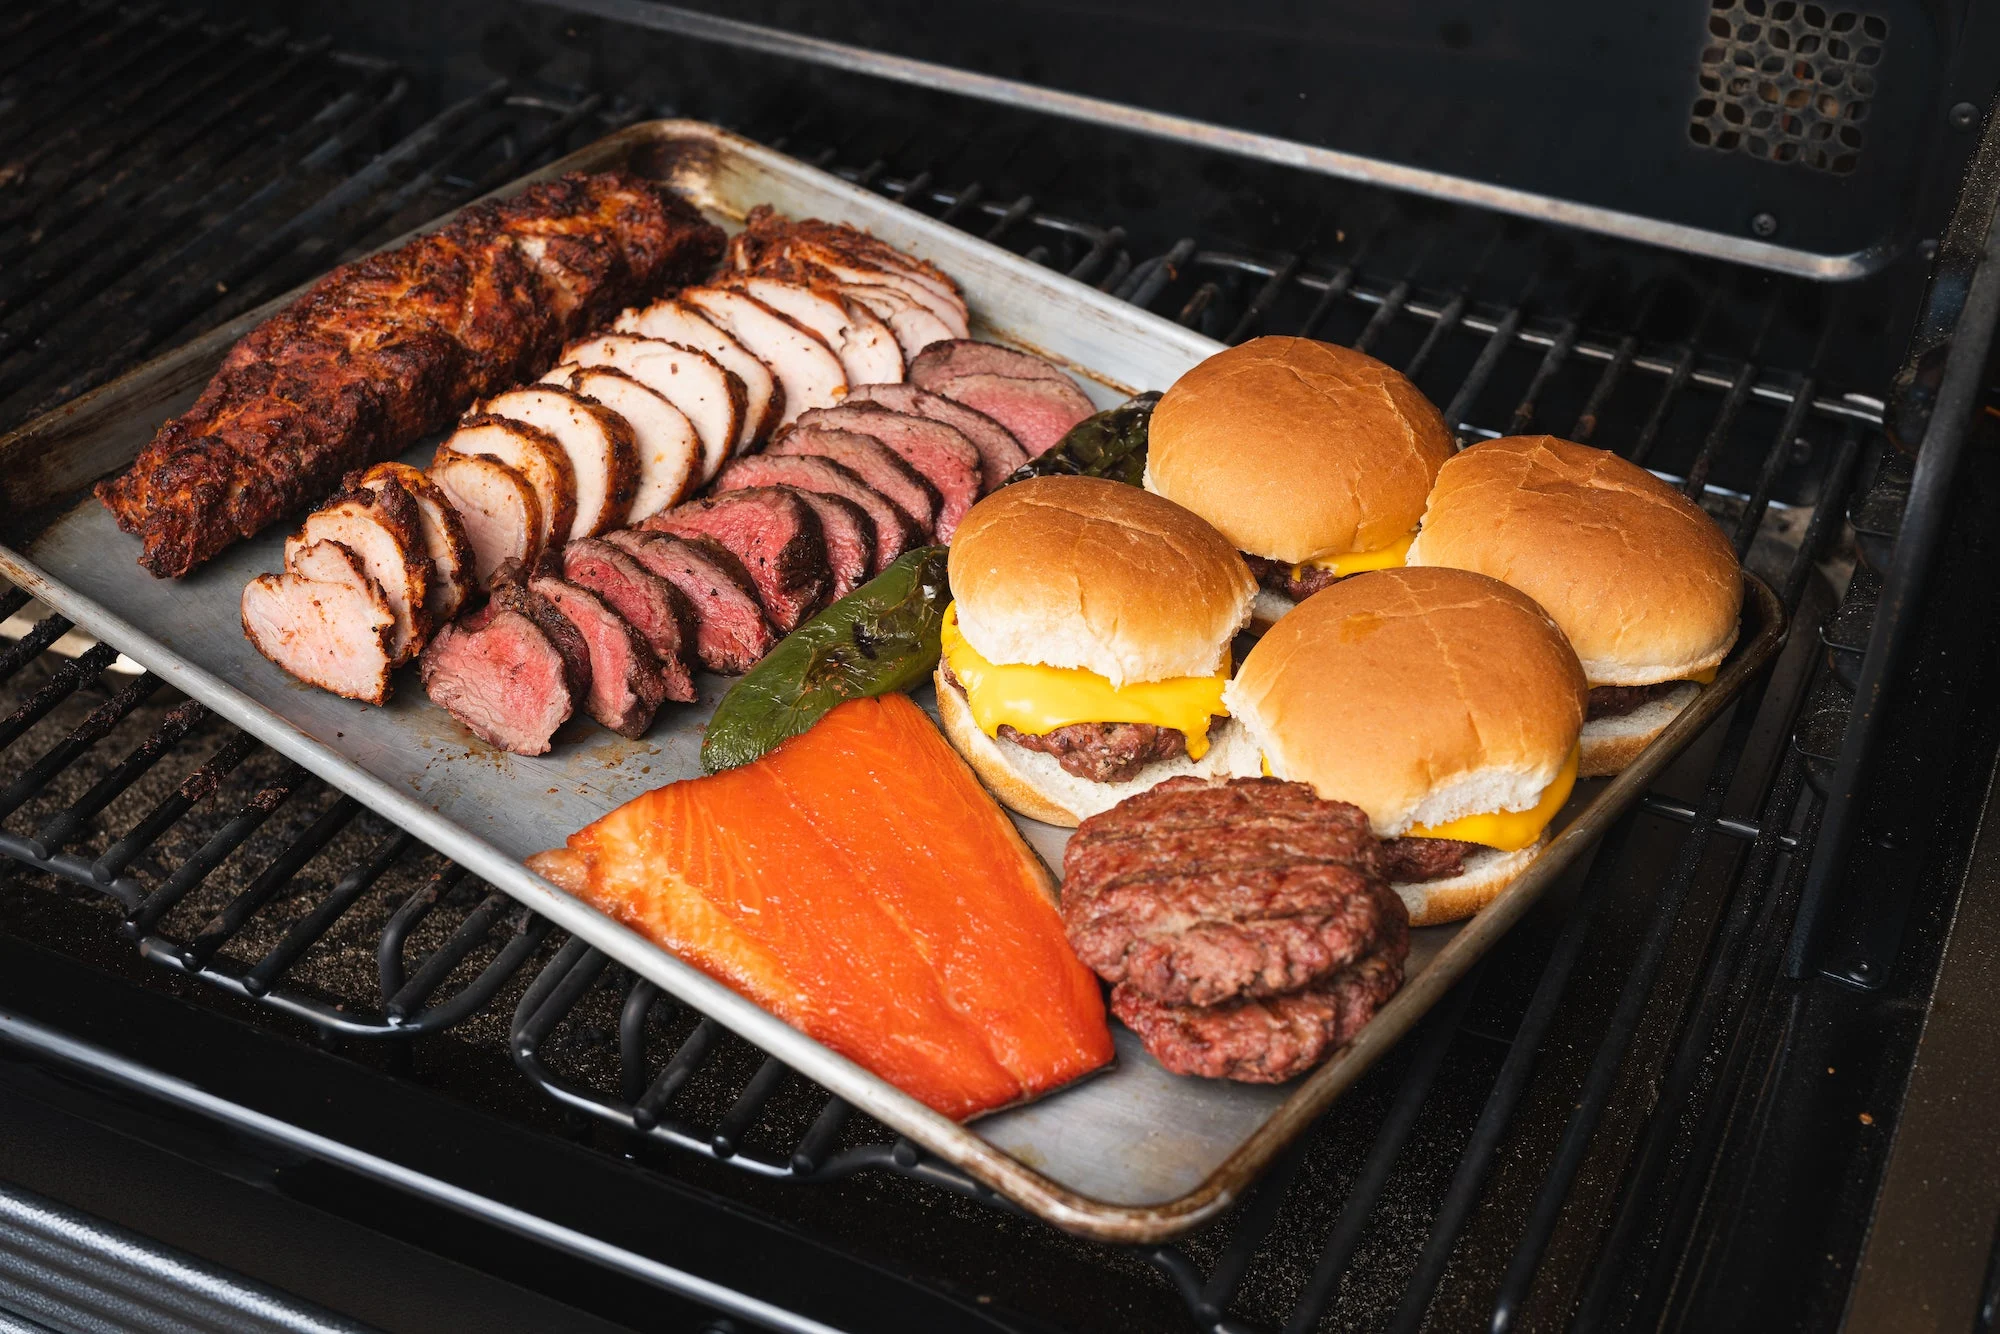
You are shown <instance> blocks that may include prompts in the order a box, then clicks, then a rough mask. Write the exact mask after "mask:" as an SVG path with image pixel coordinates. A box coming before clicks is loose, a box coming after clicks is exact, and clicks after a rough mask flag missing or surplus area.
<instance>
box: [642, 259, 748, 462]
mask: <svg viewBox="0 0 2000 1334" xmlns="http://www.w3.org/2000/svg"><path fill="white" fill-rule="evenodd" d="M612 328H613V329H615V330H616V331H617V332H619V333H630V334H638V335H639V336H641V337H643V338H661V339H665V340H666V341H667V342H669V343H679V344H680V345H681V346H682V347H691V348H694V349H696V350H697V351H701V352H706V353H708V355H709V356H711V357H714V358H715V359H716V360H717V361H719V362H721V363H722V365H723V366H724V368H726V369H728V370H730V371H733V372H734V373H735V375H736V378H737V379H739V380H741V381H743V393H744V400H743V404H744V410H743V425H742V428H741V429H740V430H739V431H738V432H737V434H736V447H735V449H734V450H733V451H732V452H734V453H737V454H742V453H745V452H747V451H748V450H750V449H751V448H752V447H754V446H755V445H756V444H757V442H758V441H760V440H767V439H769V438H770V435H771V432H773V431H775V430H777V429H778V418H779V417H780V416H781V415H782V414H783V413H784V410H785V394H784V390H783V389H782V388H781V387H780V386H779V384H778V379H777V377H776V376H774V375H772V374H771V368H770V367H769V366H766V365H765V364H764V363H763V362H761V361H759V360H757V358H756V357H754V356H752V355H751V354H750V350H749V349H748V348H746V347H744V346H743V344H741V343H739V342H737V341H736V340H735V339H734V338H731V337H730V336H729V335H728V334H726V333H724V332H723V331H722V329H721V328H720V327H719V326H718V325H716V324H715V323H714V322H713V321H711V320H710V319H709V318H708V317H707V316H706V315H703V314H702V313H701V312H700V311H698V310H696V309H695V308H694V307H693V306H690V305H688V304H687V303H685V302H682V301H676V300H674V299H673V298H671V297H669V298H667V299H666V300H664V301H655V302H654V303H653V304H652V305H650V306H645V307H642V308H640V309H637V310H628V311H626V312H625V313H624V314H623V315H620V316H619V317H618V322H617V323H616V324H614V325H612Z"/></svg>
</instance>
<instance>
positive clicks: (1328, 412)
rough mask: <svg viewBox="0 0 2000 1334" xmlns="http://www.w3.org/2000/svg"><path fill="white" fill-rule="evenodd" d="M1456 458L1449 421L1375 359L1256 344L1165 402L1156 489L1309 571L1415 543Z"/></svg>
mask: <svg viewBox="0 0 2000 1334" xmlns="http://www.w3.org/2000/svg"><path fill="white" fill-rule="evenodd" d="M1451 452H1452V437H1451V432H1450V431H1449V430H1447V429H1446V427H1445V421H1444V417H1443V415H1442V414H1441V413H1439V412H1438V410H1437V409H1436V408H1435V407H1433V406H1432V405H1431V402H1430V400H1429V399H1427V398H1425V397H1424V396H1423V394H1422V393H1421V392H1420V391H1419V390H1418V389H1417V387H1416V386H1415V385H1413V384H1411V383H1410V382H1409V381H1408V380H1406V379H1404V378H1403V377H1402V376H1401V375H1400V374H1398V373H1397V372H1396V371H1395V370H1393V369H1391V368H1390V367H1388V366H1385V365H1383V364H1382V363H1381V362H1379V361H1377V360H1375V359H1374V358H1373V357H1370V356H1367V355H1364V354H1363V353H1360V352H1354V351H1350V350H1349V349H1347V348H1344V347H1340V346H1337V345H1336V344H1333V343H1321V342H1317V341H1315V340H1313V339H1310V338H1253V339H1251V340H1250V341H1249V342H1247V343H1244V344H1243V345H1241V346H1240V347H1233V348H1230V349H1229V350H1228V351H1226V352H1218V353H1216V354H1215V355H1214V356H1212V357H1210V358H1209V359H1208V360H1206V361H1204V362H1202V363H1201V364H1200V365H1198V366H1196V367H1195V368H1194V369H1193V370H1190V371H1189V372H1188V373H1187V374H1185V375H1183V376H1181V378H1180V379H1178V380H1176V381H1174V385H1173V388H1171V389H1169V390H1167V392H1166V394H1165V396H1163V397H1162V398H1161V399H1160V401H1159V404H1158V405H1157V406H1156V407H1155V408H1154V409H1153V421H1152V426H1151V428H1150V443H1149V444H1148V447H1147V454H1146V486H1147V489H1149V490H1151V491H1154V492H1157V493H1158V494H1160V495H1162V496H1165V497H1166V498H1167V499H1169V500H1171V501H1174V502H1175V503H1177V504H1180V505H1185V506H1187V507H1188V508H1189V509H1191V510H1193V511H1194V512H1195V513H1196V514H1199V515H1201V517H1202V518H1204V519H1207V520H1208V521H1209V522H1210V523H1212V524H1214V525H1215V526H1216V527H1217V528H1219V529H1221V530H1222V533H1223V535H1224V536H1225V537H1227V538H1228V539H1229V540H1230V541H1231V542H1233V543H1235V544H1236V546H1237V547H1238V548H1239V549H1241V550H1243V551H1247V552H1249V553H1250V554H1251V555H1253V556H1264V557H1267V558H1268V559H1271V560H1276V561H1288V562H1299V561H1305V560H1310V559H1312V558H1313V557H1315V556H1328V555H1342V554H1346V553H1348V552H1353V551H1374V550H1376V549H1377V548H1380V547H1385V546H1388V545H1389V544H1390V543H1392V542H1394V541H1396V540H1397V539H1399V538H1401V537H1404V536H1406V535H1408V534H1409V533H1410V532H1412V531H1413V530H1414V529H1415V528H1416V526H1417V520H1418V519H1419V518H1421V517H1422V516H1423V512H1424V498H1425V496H1427V495H1429V494H1430V489H1431V483H1432V482H1433V481H1434V480H1435V479H1436V477H1437V474H1438V468H1439V467H1440V466H1442V465H1443V463H1444V461H1445V460H1446V459H1448V458H1450V457H1451Z"/></svg>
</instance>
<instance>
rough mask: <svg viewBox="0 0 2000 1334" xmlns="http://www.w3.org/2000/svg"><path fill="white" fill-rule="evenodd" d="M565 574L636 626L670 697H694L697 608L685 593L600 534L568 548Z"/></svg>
mask: <svg viewBox="0 0 2000 1334" xmlns="http://www.w3.org/2000/svg"><path fill="white" fill-rule="evenodd" d="M562 577H563V578H565V579H567V580H568V581H569V582H570V583H572V584H575V585H576V586H577V587H579V588H587V589H589V590H590V591H591V592H593V593H595V594H597V596H598V597H600V598H602V599H604V601H605V603H606V604H607V605H608V606H610V608H611V609H612V610H613V611H615V612H617V613H618V614H619V616H621V617H623V618H624V621H625V623H626V624H627V625H629V626H631V627H632V629H633V631H634V632H636V633H637V634H638V636H639V638H640V640H641V641H642V642H643V643H644V644H645V645H646V647H647V648H648V649H650V650H651V651H652V654H653V658H654V660H655V661H656V662H657V663H658V665H659V669H660V680H661V684H662V686H663V687H664V688H665V691H666V698H667V699H671V700H676V701H678V702H680V703H682V704H691V703H693V702H694V699H695V695H696V691H695V686H694V673H693V670H692V663H693V661H694V640H695V612H694V605H693V604H692V603H690V602H689V601H688V599H687V595H686V594H685V593H683V592H681V591H680V589H678V588H676V587H674V586H673V585H672V584H671V583H668V582H667V581H666V580H665V579H662V578H661V577H660V576H659V575H657V574H654V573H653V572H652V571H651V570H648V569H647V568H646V567H645V566H643V565H641V564H640V563H639V562H638V561H636V560H634V559H633V558H632V556H631V554H630V553H628V552H626V551H623V550H621V549H620V548H618V547H615V546H613V545H611V543H609V542H606V541H603V540H600V539H598V538H594V537H586V538H580V539H578V540H577V541H575V542H572V543H570V544H569V545H568V546H567V547H564V548H563V554H562Z"/></svg>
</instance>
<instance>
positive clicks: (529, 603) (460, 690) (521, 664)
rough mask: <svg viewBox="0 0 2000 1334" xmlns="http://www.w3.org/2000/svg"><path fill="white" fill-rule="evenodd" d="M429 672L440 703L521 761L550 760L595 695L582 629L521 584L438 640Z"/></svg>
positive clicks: (427, 661) (497, 592)
mask: <svg viewBox="0 0 2000 1334" xmlns="http://www.w3.org/2000/svg"><path fill="white" fill-rule="evenodd" d="M421 673H422V677H423V682H424V690H425V692H426V693H427V694H429V696H430V697H431V700H432V702H433V703H435V704H437V706H438V707H439V708H441V709H443V710H444V711H445V712H447V713H449V714H450V715H451V716H452V717H454V718H456V719H457V720H458V721H459V722H460V723H461V724H462V725H463V726H464V727H465V728H466V730H468V731H470V732H471V733H472V734H473V735H475V736H477V737H479V738H480V739H481V740H483V741H486V742H488V743H490V744H492V745H495V746H498V747H500V748H501V749H502V750H510V751H513V752H514V753H515V754H516V755H546V754H547V753H548V750H549V746H550V742H551V740H552V738H554V736H555V734H556V729H557V728H559V727H561V726H562V725H563V724H564V723H565V722H567V721H568V720H569V718H570V716H571V715H572V714H573V713H575V712H576V709H577V706H578V705H579V704H581V703H583V701H584V700H586V699H587V698H588V697H589V695H590V653H589V650H588V649H587V648H586V647H585V646H584V643H583V639H582V637H581V636H580V635H578V634H577V632H576V628H575V627H574V626H572V625H571V624H570V623H569V621H568V620H567V619H565V618H564V616H563V615H562V613H561V612H559V611H557V610H556V609H555V608H554V607H552V606H550V605H549V603H548V602H547V600H546V599H544V598H542V597H540V596H538V595H537V594H535V593H533V592H530V591H529V590H528V589H526V588H523V587H521V586H520V585H519V584H513V583H502V584H498V585H496V586H495V587H494V589H493V596H492V598H491V600H490V601H488V602H487V604H486V606H485V607H483V608H481V609H480V610H479V611H478V612H477V613H476V614H474V615H472V616H469V617H466V618H465V619H463V620H461V621H458V622H455V623H454V624H452V625H448V626H446V627H445V628H444V630H443V631H442V632H441V633H439V634H438V635H437V636H436V637H435V638H434V639H432V640H431V643H430V647H428V648H427V649H425V650H424V656H423V662H422V666H421Z"/></svg>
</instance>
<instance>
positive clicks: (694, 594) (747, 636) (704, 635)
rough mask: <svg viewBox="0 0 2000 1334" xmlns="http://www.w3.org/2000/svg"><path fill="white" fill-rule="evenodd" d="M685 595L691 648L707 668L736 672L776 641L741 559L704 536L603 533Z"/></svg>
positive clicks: (630, 531) (635, 531)
mask: <svg viewBox="0 0 2000 1334" xmlns="http://www.w3.org/2000/svg"><path fill="white" fill-rule="evenodd" d="M605 540H606V541H607V542H609V543H610V544H611V545H613V546H615V547H617V548H618V549H619V550H621V551H623V552H625V553H626V554H627V555H629V556H631V557H632V559H634V560H636V561H638V562H639V564H641V565H643V566H645V567H646V568H647V569H648V570H650V571H652V572H653V573H654V574H657V575H659V576H660V577H661V578H662V579H665V580H666V581H667V582H668V583H670V584H672V585H673V586H674V587H675V588H677V589H679V590H680V591H681V593H682V594H683V595H684V596H686V598H687V600H688V603H689V605H690V606H692V607H693V608H694V613H695V634H694V652H695V657H696V658H697V660H699V661H700V663H701V665H702V666H703V667H706V668H707V669H708V670H709V671H711V672H718V673H720V674H722V675H724V676H741V675H743V673H745V672H747V671H749V670H750V669H751V668H752V667H755V666H756V665H757V660H758V659H760V658H762V657H763V656H764V655H765V654H766V653H769V652H770V651H771V648H772V646H773V645H774V644H775V643H776V642H777V640H776V637H775V636H774V635H773V634H772V633H771V624H770V622H769V621H767V620H765V619H764V608H763V606H762V604H760V603H759V602H758V601H757V593H756V590H755V588H754V587H753V586H752V585H751V583H750V576H749V574H748V573H746V572H745V571H744V569H743V563H742V562H741V561H739V560H737V559H736V557H735V556H733V555H731V554H730V552H729V551H728V550H727V549H725V548H724V547H723V546H722V545H721V544H720V543H717V542H715V541H713V540H711V539H709V538H705V537H697V538H683V537H675V536H673V535H671V534H667V533H654V532H646V531H643V530H640V529H628V530H627V531H625V532H622V533H612V534H611V535H610V536H609V537H607V538H606V539H605Z"/></svg>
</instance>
